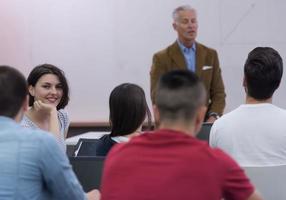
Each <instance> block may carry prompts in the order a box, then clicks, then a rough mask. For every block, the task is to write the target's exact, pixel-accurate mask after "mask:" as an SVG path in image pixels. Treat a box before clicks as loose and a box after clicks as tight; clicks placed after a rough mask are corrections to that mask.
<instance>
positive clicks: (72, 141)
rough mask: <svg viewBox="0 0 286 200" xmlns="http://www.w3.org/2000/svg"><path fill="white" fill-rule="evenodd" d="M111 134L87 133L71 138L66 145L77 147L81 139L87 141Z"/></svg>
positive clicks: (66, 141)
mask: <svg viewBox="0 0 286 200" xmlns="http://www.w3.org/2000/svg"><path fill="white" fill-rule="evenodd" d="M109 133H110V132H104V131H102V132H87V133H83V134H80V135H77V136H73V137H69V138H67V139H66V140H65V143H66V145H76V143H77V142H78V140H79V139H80V138H85V139H98V138H100V137H101V136H103V135H105V134H109Z"/></svg>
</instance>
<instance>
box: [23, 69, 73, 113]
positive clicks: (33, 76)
mask: <svg viewBox="0 0 286 200" xmlns="http://www.w3.org/2000/svg"><path fill="white" fill-rule="evenodd" d="M46 74H54V75H56V76H57V77H58V79H59V81H60V83H61V85H62V88H63V96H62V98H61V101H60V103H59V104H58V105H57V110H59V109H62V108H65V107H66V105H67V104H68V102H69V86H68V83H67V79H66V77H65V74H64V72H63V71H62V70H61V69H59V68H58V67H56V66H54V65H51V64H42V65H38V66H36V67H35V68H34V69H33V70H32V71H31V72H30V74H29V76H28V79H27V81H28V85H29V86H33V87H35V85H36V84H37V82H38V80H39V79H40V78H41V77H42V76H43V75H46ZM29 96H30V99H29V106H32V105H33V103H34V101H35V100H34V97H33V96H32V95H31V94H29Z"/></svg>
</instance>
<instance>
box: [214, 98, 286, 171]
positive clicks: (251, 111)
mask: <svg viewBox="0 0 286 200" xmlns="http://www.w3.org/2000/svg"><path fill="white" fill-rule="evenodd" d="M210 146H212V147H219V148H221V149H223V150H224V151H225V152H227V153H228V154H230V155H231V156H232V157H233V158H234V159H235V160H236V161H237V162H238V163H239V164H240V165H241V166H271V165H282V164H286V111H285V110H283V109H281V108H279V107H277V106H274V105H272V104H269V103H263V104H244V105H241V106H239V107H238V108H236V109H235V110H233V111H232V112H230V113H228V114H225V115H223V116H222V117H221V118H220V119H218V120H216V121H215V123H214V124H213V126H212V129H211V132H210Z"/></svg>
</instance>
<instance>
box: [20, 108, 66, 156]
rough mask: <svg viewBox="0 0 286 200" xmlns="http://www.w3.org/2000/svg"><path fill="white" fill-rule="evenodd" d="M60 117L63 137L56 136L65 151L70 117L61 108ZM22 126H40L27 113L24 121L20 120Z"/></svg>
mask: <svg viewBox="0 0 286 200" xmlns="http://www.w3.org/2000/svg"><path fill="white" fill-rule="evenodd" d="M58 119H59V124H60V132H61V138H56V139H57V141H58V142H59V144H60V145H61V147H62V148H63V150H64V151H66V145H65V134H66V133H67V131H68V128H69V123H70V122H69V118H68V115H67V113H66V112H65V110H63V109H61V110H58ZM20 124H21V126H23V127H27V128H31V129H39V127H38V126H37V125H36V124H35V123H34V122H33V121H32V120H31V119H30V118H29V117H27V116H26V115H24V116H23V119H22V121H21V122H20Z"/></svg>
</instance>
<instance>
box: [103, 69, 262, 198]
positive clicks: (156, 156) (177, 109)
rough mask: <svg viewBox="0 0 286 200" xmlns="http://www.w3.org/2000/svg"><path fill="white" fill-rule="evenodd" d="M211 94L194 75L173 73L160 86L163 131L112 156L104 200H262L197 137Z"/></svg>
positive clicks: (238, 172) (157, 100)
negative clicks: (207, 95) (207, 99)
mask: <svg viewBox="0 0 286 200" xmlns="http://www.w3.org/2000/svg"><path fill="white" fill-rule="evenodd" d="M205 98H206V91H205V89H204V86H203V84H202V82H201V81H200V80H199V78H198V77H197V76H196V75H195V74H194V73H193V72H191V71H177V70H176V71H171V72H168V73H166V74H165V75H163V76H162V77H161V78H160V80H159V84H158V85H157V92H156V97H155V106H154V116H155V120H159V122H160V127H159V129H158V130H156V131H154V132H146V133H145V134H142V135H140V136H137V137H134V138H132V139H131V140H130V141H129V142H128V143H125V144H118V145H117V146H115V147H114V148H113V149H112V150H111V151H110V153H109V155H108V156H107V159H106V161H105V167H104V172H103V178H102V185H101V194H102V196H101V197H102V198H101V200H113V199H114V200H115V199H116V200H126V199H134V200H135V199H136V200H159V199H164V200H174V199H179V200H190V199H194V200H221V199H222V198H223V199H225V200H261V197H260V196H259V195H258V194H257V192H255V189H254V187H253V185H252V184H251V183H250V181H249V179H248V178H247V177H246V175H245V173H244V171H243V170H242V169H241V168H240V167H239V166H238V164H237V163H236V162H235V161H234V160H233V159H232V158H230V157H229V156H228V155H227V154H225V153H224V152H223V151H221V150H219V149H212V148H210V147H209V146H208V144H207V143H205V142H202V141H199V140H197V139H196V138H195V135H196V134H197V133H198V131H199V129H200V128H201V124H202V122H203V120H204V116H205V112H206V110H207V108H206V106H205V105H204V103H205Z"/></svg>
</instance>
